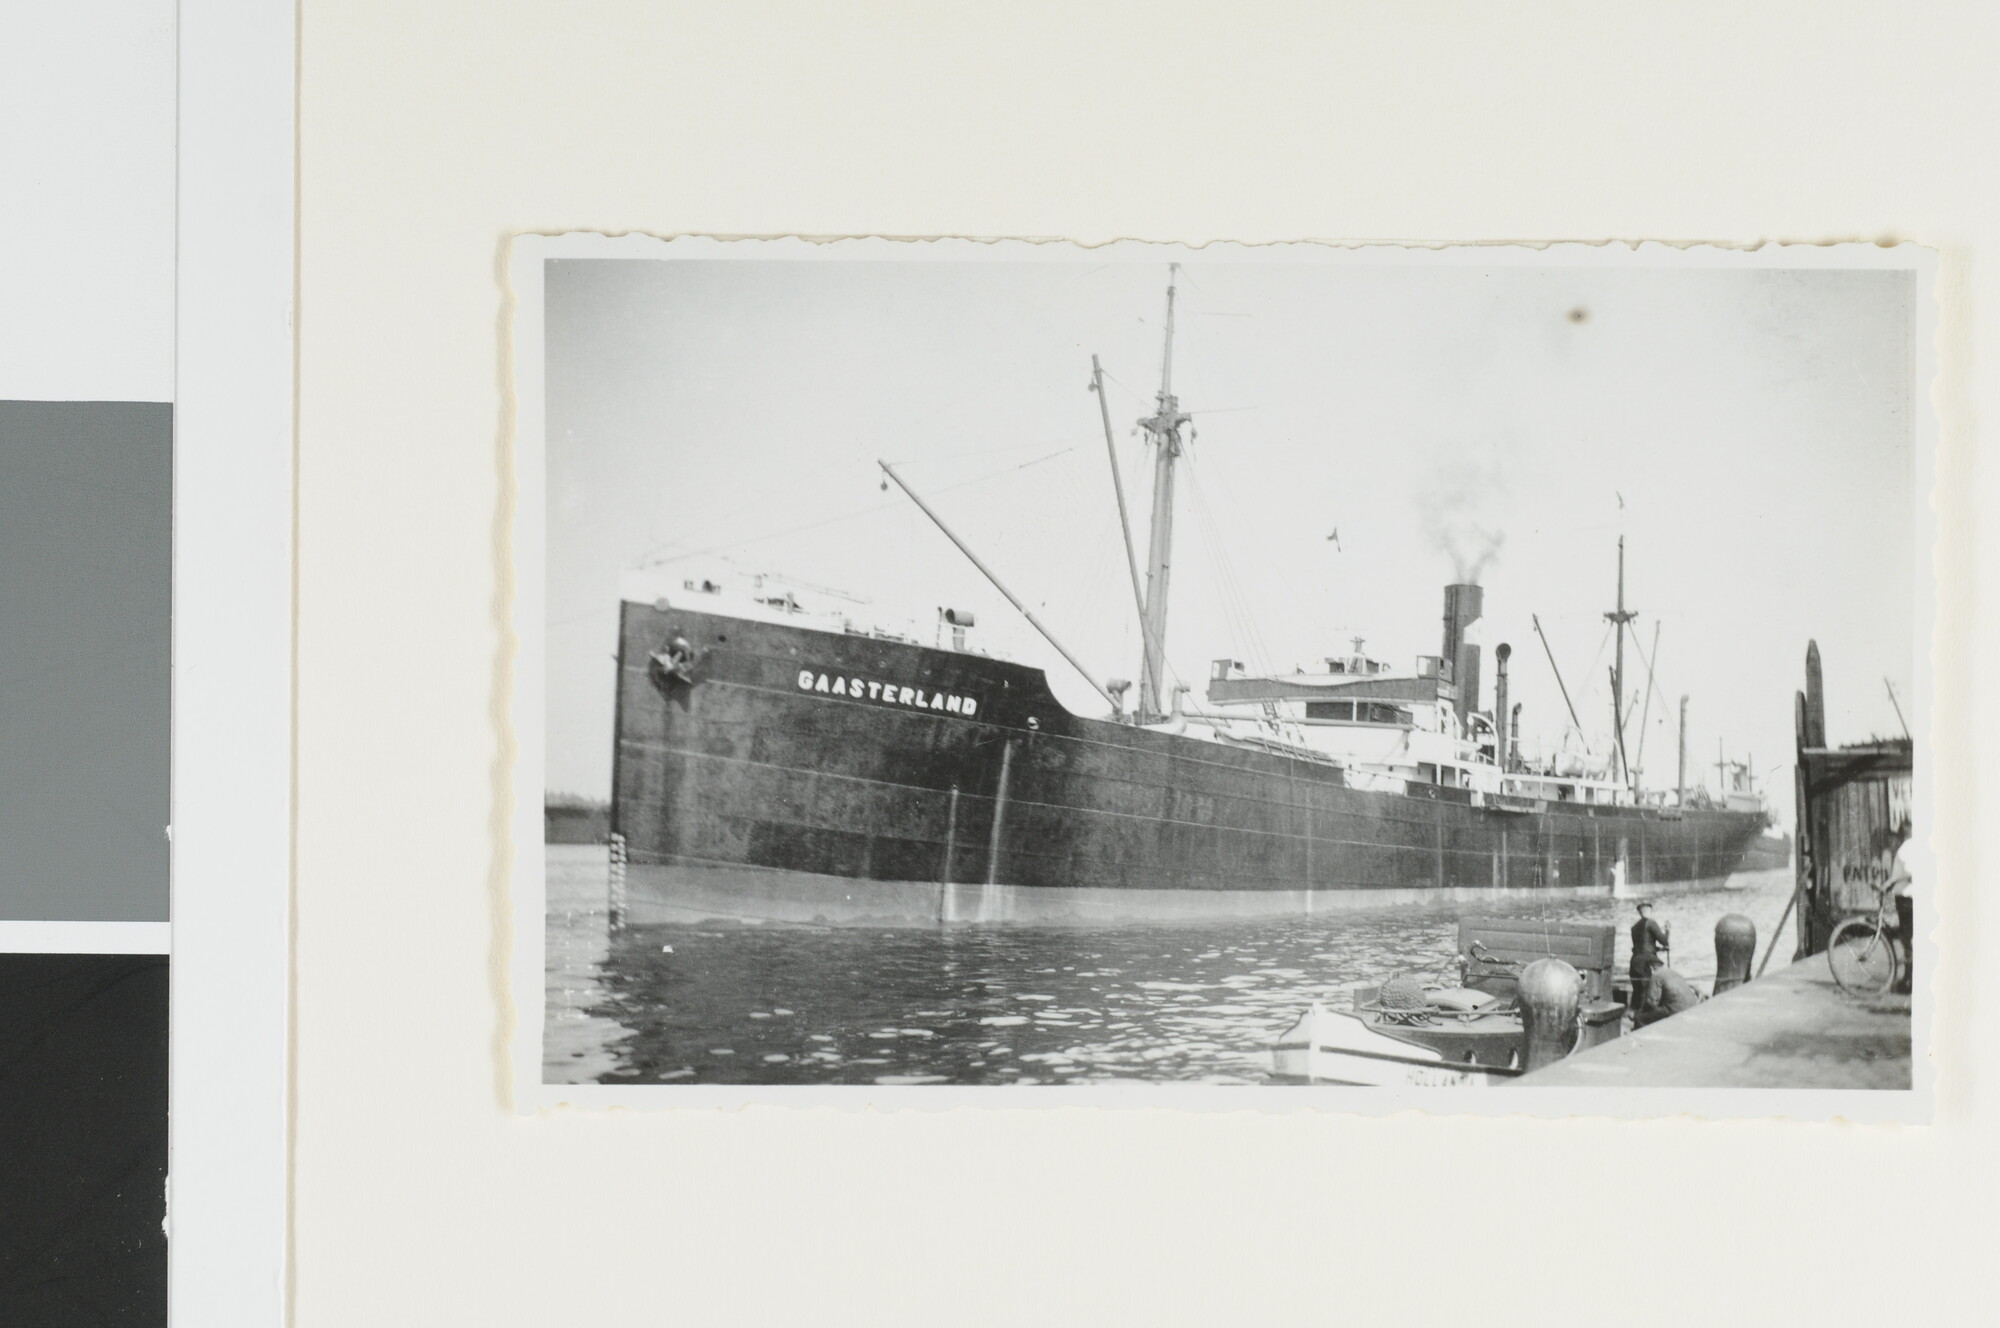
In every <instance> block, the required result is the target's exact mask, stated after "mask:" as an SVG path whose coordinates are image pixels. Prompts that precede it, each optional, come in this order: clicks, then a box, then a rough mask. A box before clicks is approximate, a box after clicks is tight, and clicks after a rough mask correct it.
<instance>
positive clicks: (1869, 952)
mask: <svg viewBox="0 0 2000 1328" xmlns="http://www.w3.org/2000/svg"><path fill="white" fill-rule="evenodd" d="M1876 893H1877V895H1879V896H1880V899H1881V902H1880V903H1879V904H1877V906H1876V909H1875V916H1873V917H1861V918H1849V919H1848V920H1847V921H1845V922H1843V923H1841V924H1840V925H1839V926H1838V927H1835V928H1834V929H1833V936H1832V937H1831V939H1829V940H1828V941H1827V943H1826V962H1827V967H1828V968H1830V969H1832V970H1833V980H1834V982H1836V983H1837V984H1839V986H1840V989H1841V990H1842V991H1845V992H1848V993H1850V994H1852V995H1856V996H1879V995H1881V994H1882V993H1883V992H1885V991H1887V990H1889V984H1890V983H1892V982H1894V981H1895V980H1896V974H1897V973H1899V972H1901V971H1902V963H1903V961H1902V959H1901V958H1900V957H1899V956H1898V954H1897V947H1898V944H1899V938H1898V936H1897V933H1898V932H1900V931H1901V930H1902V928H1901V925H1900V924H1899V922H1898V920H1897V917H1896V898H1895V896H1894V895H1893V894H1892V893H1891V892H1890V887H1889V886H1887V885H1880V886H1877V887H1876Z"/></svg>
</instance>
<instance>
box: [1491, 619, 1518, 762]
mask: <svg viewBox="0 0 2000 1328" xmlns="http://www.w3.org/2000/svg"><path fill="white" fill-rule="evenodd" d="M1513 653H1514V648H1513V647H1512V646H1510V645H1508V644H1507V643H1506V642H1505V641H1502V642H1501V643H1500V644H1499V645H1497V646H1495V647H1493V763H1494V764H1495V765H1497V766H1499V767H1500V769H1501V770H1502V771H1505V770H1507V769H1508V764H1507V658H1508V656H1510V655H1512V654H1513Z"/></svg>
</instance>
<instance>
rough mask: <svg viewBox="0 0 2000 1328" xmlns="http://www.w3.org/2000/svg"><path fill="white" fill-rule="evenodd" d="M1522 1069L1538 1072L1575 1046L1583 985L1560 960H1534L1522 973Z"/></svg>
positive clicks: (1565, 1054)
mask: <svg viewBox="0 0 2000 1328" xmlns="http://www.w3.org/2000/svg"><path fill="white" fill-rule="evenodd" d="M1520 981H1521V991H1520V1001H1521V1029H1522V1032H1523V1033H1524V1034H1525V1037H1524V1038H1523V1041H1522V1046H1521V1068H1522V1069H1523V1070H1539V1069H1541V1068H1542V1067H1543V1066H1544V1065H1552V1064H1554V1063H1555V1062H1556V1061H1559V1060H1561V1059H1562V1058H1563V1057H1565V1056H1567V1055H1569V1053H1570V1051H1571V1050H1572V1049H1573V1048H1574V1047H1575V1046H1576V1037H1577V1026H1576V1016H1577V1010H1578V1009H1579V1008H1580V1003H1581V1001H1582V999H1583V983H1582V982H1581V981H1580V980H1579V979H1578V977H1577V973H1576V970H1575V969H1574V968H1571V967H1570V966H1569V965H1568V964H1566V963H1564V962H1563V961H1562V960H1560V959H1537V960H1535V961H1534V962H1533V963H1531V964H1529V965H1528V966H1527V967H1526V968H1524V969H1522V970H1521V979H1520Z"/></svg>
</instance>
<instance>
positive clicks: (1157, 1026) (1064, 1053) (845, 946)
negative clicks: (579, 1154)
mask: <svg viewBox="0 0 2000 1328" xmlns="http://www.w3.org/2000/svg"><path fill="white" fill-rule="evenodd" d="M547 879H548V938H547V951H546V953H547V964H548V968H547V989H546V990H547V998H548V1008H547V1014H548V1020H547V1024H546V1026H545V1034H544V1044H543V1045H544V1060H543V1078H544V1080H545V1081H546V1082H548V1083H608V1084H645V1083H709V1084H717V1083H723V1084H739V1083H755V1084H871V1083H883V1084H904V1083H951V1084H1022V1085H1028V1084H1051V1083H1071V1084H1073V1083H1112V1082H1126V1083H1132V1082H1140V1083H1159V1082H1169V1081H1172V1082H1195V1083H1218V1084H1243V1083H1261V1082H1264V1081H1266V1080H1267V1078H1268V1065H1269V1059H1270V1058H1269V1053H1268V1051H1267V1048H1268V1047H1269V1045H1270V1043H1271V1042H1272V1040H1273V1039H1274V1038H1275V1037H1276V1036H1277V1035H1278V1034H1279V1033H1280V1032H1282V1031H1283V1030H1284V1028H1285V1027H1286V1026H1287V1025H1288V1024H1290V1023H1291V1022H1292V1020H1293V1019H1294V1018H1296V1017H1297V1015H1298V1013H1299V1011H1300V1010H1301V1009H1302V1008H1303V1007H1304V1006H1305V1005H1306V1003H1307V1002H1309V1001H1314V1000H1318V1001H1327V1002H1334V1003H1339V1004H1343V1005H1344V1004H1345V1003H1346V1001H1347V999H1348V997H1347V991H1348V989H1349V988H1350V987H1353V986H1355V985H1356V984H1360V983H1375V982H1380V981H1381V980H1382V979H1384V978H1386V977H1388V976H1389V975H1390V974H1392V973H1395V972H1398V971H1401V972H1407V973H1416V974H1419V975H1426V974H1440V973H1447V972H1450V971H1455V968H1454V964H1453V958H1454V944H1455V941H1456V936H1457V932H1456V927H1457V919H1458V917H1459V915H1460V914H1461V913H1466V912H1471V913H1484V914H1507V915H1513V916H1528V917H1546V918H1547V919H1548V920H1549V921H1551V922H1603V921H1610V922H1615V923H1617V924H1619V926H1618V942H1619V952H1618V966H1619V971H1620V972H1623V971H1624V968H1625V965H1626V963H1627V960H1628V958H1629V955H1630V947H1631V937H1630V929H1629V924H1630V922H1631V920H1632V918H1633V916H1634V915H1633V910H1632V902H1631V901H1629V900H1614V899H1611V898H1608V897H1606V898H1602V899H1563V900H1549V901H1545V902H1544V901H1509V902H1507V903H1504V904H1498V903H1496V904H1490V905H1489V904H1447V905H1439V906H1436V907H1432V908H1425V909H1409V908H1402V909H1396V910H1385V911H1382V912H1379V913H1377V912H1345V913H1340V914H1334V915H1326V916H1320V917H1315V918H1295V919H1287V920H1283V921H1275V922H1273V921H1258V922H1242V923H1230V924H1226V925H1224V924H1202V925H1199V926H1196V925H1183V926H1151V927H1126V928H1101V929H1090V930H1079V929H1068V928H1029V927H1020V928H995V929H975V928H961V929H948V930H943V931H927V930H907V931H888V930H872V929H865V928H854V929H824V930H822V929H812V928H783V929H781V928H764V927H754V926H748V927H746V926H731V927H723V926H698V927H691V926H660V927H629V928H625V929H622V930H620V931H618V932H616V933H613V932H612V931H611V930H610V927H609V915H608V909H607V903H608V900H607V889H608V865H607V858H606V853H605V850H604V848H603V847H602V846H601V845H600V846H591V845H559V844H552V845H549V846H548V878H547ZM1791 889H1792V872H1791V869H1790V868H1779V869H1776V870H1771V871H1759V872H1747V873H1743V874H1741V875H1738V876H1735V877H1732V878H1731V879H1730V881H1729V882H1728V884H1727V886H1726V888H1723V889H1719V890H1709V891H1702V892H1698V893H1686V894H1662V895H1660V896H1658V897H1657V898H1656V900H1655V905H1654V912H1655V916H1656V917H1658V918H1659V919H1660V920H1661V921H1663V922H1665V923H1667V924H1668V925H1669V926H1670V927H1671V928H1672V932H1673V937H1674V941H1675V946H1674V950H1675V954H1674V961H1673V962H1674V967H1675V968H1676V969H1677V970H1679V971H1680V972H1681V973H1682V974H1683V975H1685V976H1686V977H1687V978H1688V979H1689V980H1690V981H1691V982H1693V983H1694V985H1695V986H1696V988H1697V989H1699V990H1701V991H1703V992H1706V991H1707V990H1708V989H1709V987H1710V985H1711V984H1712V982H1713V978H1714V973H1715V950H1714V939H1713V938H1714V930H1715V922H1716V919H1718V918H1720V917H1722V916H1723V915H1724V914H1726V913H1741V914H1743V915H1745V916H1747V917H1749V918H1750V919H1751V920H1752V921H1753V922H1755V923H1756V924H1757V934H1758V943H1757V949H1758V957H1759V959H1761V958H1762V957H1763V953H1764V950H1765V948H1766V947H1767V946H1769V945H1770V943H1771V929H1772V928H1773V927H1775V926H1776V925H1777V923H1778V920H1779V917H1780V916H1781V915H1782V914H1783V913H1784V911H1785V903H1786V900H1787V899H1788V898H1789V896H1790V892H1791ZM1791 944H1792V942H1791V925H1790V924H1789V923H1787V924H1786V927H1785V932H1784V935H1783V937H1782V938H1781V939H1780V940H1779V944H1778V951H1779V953H1778V957H1777V959H1776V960H1774V961H1773V962H1774V964H1775V963H1780V962H1782V961H1784V960H1786V959H1788V958H1789V957H1790V954H1791Z"/></svg>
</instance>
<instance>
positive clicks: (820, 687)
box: [799, 669, 979, 719]
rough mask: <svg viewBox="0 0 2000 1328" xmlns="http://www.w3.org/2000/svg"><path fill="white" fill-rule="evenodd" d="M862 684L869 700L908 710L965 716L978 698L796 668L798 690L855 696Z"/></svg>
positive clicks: (973, 711) (974, 709) (974, 711)
mask: <svg viewBox="0 0 2000 1328" xmlns="http://www.w3.org/2000/svg"><path fill="white" fill-rule="evenodd" d="M863 688H866V689H867V691H866V695H867V697H868V699H869V700H871V701H886V702H888V703H889V704H891V705H900V706H908V707H910V708H911V709H912V710H937V711H942V712H943V713H945V714H948V715H961V716H963V717H965V718H967V719H970V718H971V717H972V716H974V715H976V714H978V713H979V702H978V701H976V700H974V699H973V698H972V697H970V696H959V695H957V694H956V693H953V692H929V693H926V692H925V691H924V690H923V689H922V688H918V687H904V686H901V685H900V684H897V683H885V682H881V681H879V680H876V679H872V678H840V677H835V676H833V675H832V674H828V673H817V672H815V671H813V670H812V669H800V670H799V690H800V691H802V692H822V693H825V694H826V695H828V696H847V697H853V698H855V699H857V700H858V699H860V698H861V696H862V695H863V694H864V693H863V690H862V689H863Z"/></svg>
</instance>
